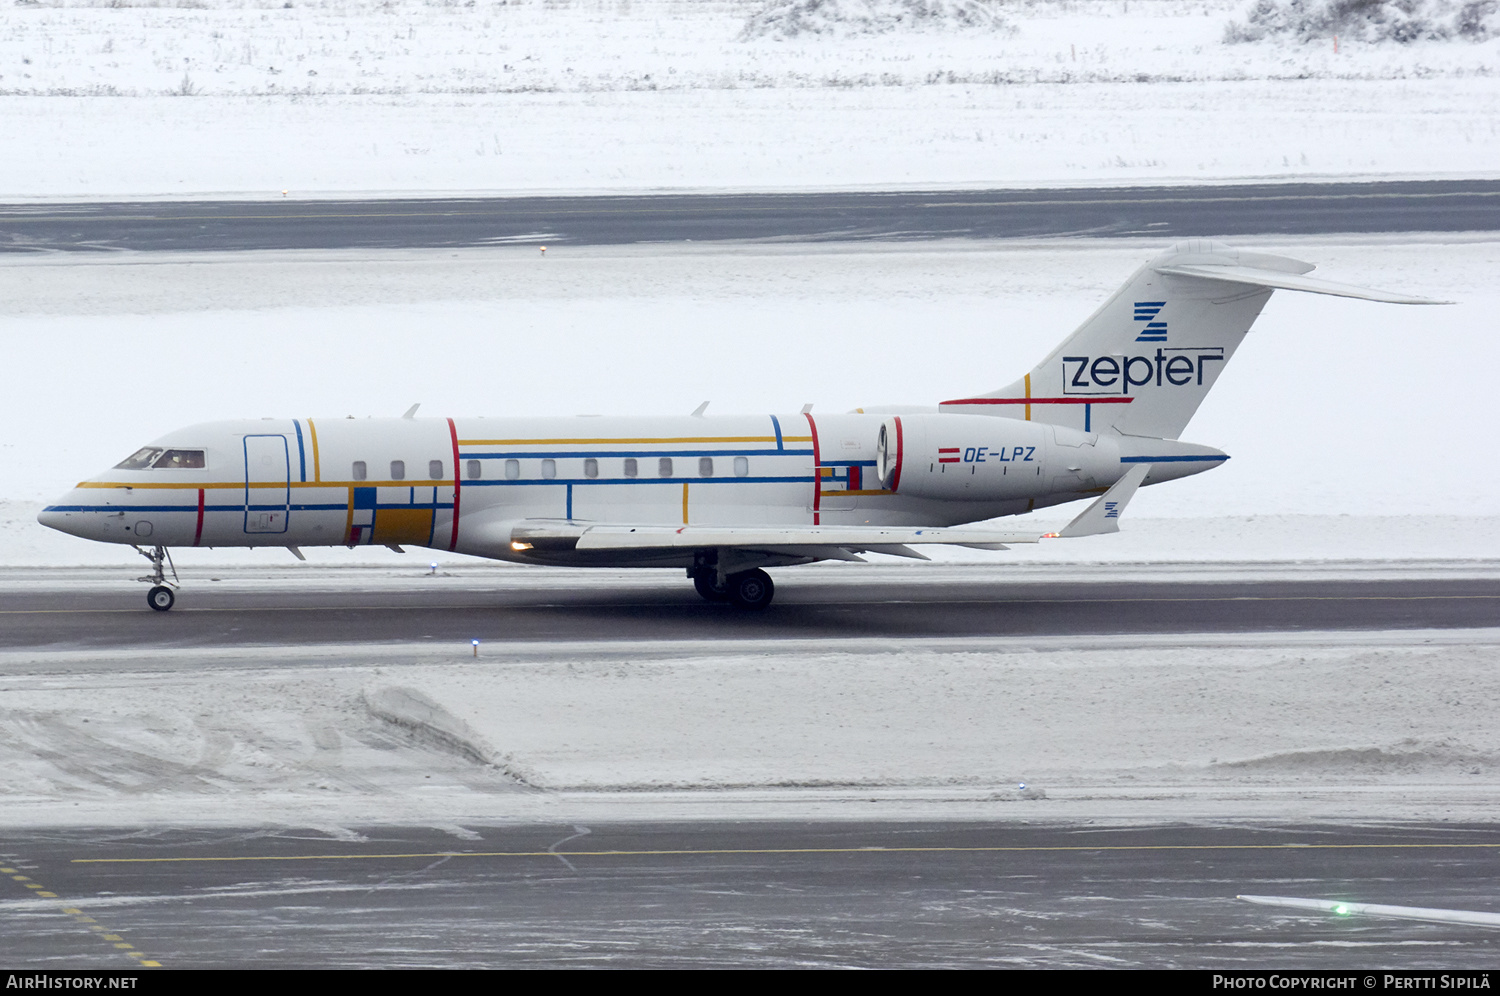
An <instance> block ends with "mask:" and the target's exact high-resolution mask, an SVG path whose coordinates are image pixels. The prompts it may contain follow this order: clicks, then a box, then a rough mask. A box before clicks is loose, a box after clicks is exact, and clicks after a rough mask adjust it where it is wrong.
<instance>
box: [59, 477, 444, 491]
mask: <svg viewBox="0 0 1500 996" xmlns="http://www.w3.org/2000/svg"><path fill="white" fill-rule="evenodd" d="M452 484H453V480H452V479H451V478H448V479H444V480H441V481H251V482H249V483H248V484H247V483H246V482H244V481H178V482H168V481H146V482H142V483H138V484H126V483H123V482H119V481H79V482H78V487H80V488H125V489H126V490H141V491H152V490H155V491H170V490H172V489H174V488H187V489H191V490H193V491H197V490H198V489H199V488H202V489H204V490H205V491H214V490H224V489H227V488H234V489H240V488H433V487H438V488H440V487H443V486H445V485H447V486H451V485H452Z"/></svg>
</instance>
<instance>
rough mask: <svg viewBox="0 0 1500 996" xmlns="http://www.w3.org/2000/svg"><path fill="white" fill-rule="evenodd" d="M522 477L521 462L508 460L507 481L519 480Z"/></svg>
mask: <svg viewBox="0 0 1500 996" xmlns="http://www.w3.org/2000/svg"><path fill="white" fill-rule="evenodd" d="M520 476H521V461H519V460H507V461H505V479H506V480H507V481H514V480H516V479H517V478H519V477H520Z"/></svg>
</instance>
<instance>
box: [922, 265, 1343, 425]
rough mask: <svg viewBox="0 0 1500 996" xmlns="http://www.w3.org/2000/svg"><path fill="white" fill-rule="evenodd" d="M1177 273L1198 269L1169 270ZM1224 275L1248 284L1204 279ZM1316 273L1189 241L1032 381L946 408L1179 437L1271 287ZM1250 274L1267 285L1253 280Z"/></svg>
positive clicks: (1097, 316) (1141, 276)
mask: <svg viewBox="0 0 1500 996" xmlns="http://www.w3.org/2000/svg"><path fill="white" fill-rule="evenodd" d="M1170 267H1192V268H1194V269H1193V272H1191V273H1187V272H1177V273H1164V272H1161V271H1162V270H1163V269H1164V268H1170ZM1215 267H1220V268H1223V269H1222V271H1217V272H1223V273H1226V274H1227V273H1229V272H1233V273H1234V274H1236V275H1237V278H1238V279H1237V280H1235V281H1229V280H1225V279H1216V278H1215V277H1214V276H1208V275H1200V274H1214V273H1216V271H1215V269H1214V268H1215ZM1312 268H1313V267H1312V265H1311V264H1309V263H1303V262H1301V261H1299V260H1295V259H1289V258H1287V257H1285V256H1271V255H1266V254H1264V253H1252V252H1241V251H1239V250H1237V249H1234V248H1232V247H1230V246H1226V245H1223V244H1222V243H1218V242H1208V241H1201V240H1195V241H1191V242H1182V243H1179V244H1178V245H1176V246H1174V247H1173V248H1172V249H1171V250H1169V251H1167V252H1165V253H1163V254H1162V255H1160V256H1158V257H1157V258H1155V259H1153V260H1152V261H1151V262H1149V263H1147V264H1146V265H1145V266H1143V267H1141V268H1140V269H1139V270H1137V271H1136V273H1135V275H1134V276H1132V277H1131V278H1130V280H1128V281H1127V282H1126V284H1125V286H1124V287H1122V288H1120V290H1118V291H1116V292H1115V294H1114V296H1112V297H1111V298H1110V299H1109V300H1108V301H1106V302H1104V304H1103V306H1101V307H1100V308H1099V310H1098V311H1096V312H1094V314H1093V315H1091V316H1090V317H1089V319H1088V320H1087V321H1085V322H1084V323H1083V325H1081V326H1080V327H1079V328H1078V330H1077V331H1076V332H1074V333H1073V334H1072V335H1071V336H1069V337H1068V338H1067V339H1066V340H1065V341H1064V342H1063V344H1062V345H1061V346H1059V347H1057V349H1055V350H1053V351H1052V353H1051V355H1049V356H1048V357H1047V358H1046V359H1045V360H1043V361H1042V362H1041V363H1039V364H1037V366H1036V367H1035V368H1034V369H1033V370H1032V371H1031V372H1030V373H1029V374H1027V375H1026V376H1025V377H1023V378H1021V379H1020V380H1019V381H1017V382H1016V383H1014V384H1011V385H1010V386H1009V387H1005V388H1002V389H1000V390H998V391H994V392H993V393H990V394H986V395H981V396H976V397H969V398H959V399H955V400H953V401H946V402H943V404H942V406H941V408H942V410H943V411H945V412H961V413H967V414H986V415H1003V416H1007V417H1010V418H1020V419H1027V420H1030V421H1037V422H1047V423H1051V424H1053V425H1063V426H1068V427H1070V428H1074V429H1081V430H1084V431H1089V432H1100V431H1103V430H1105V429H1115V430H1117V431H1119V432H1123V433H1128V434H1130V435H1137V436H1157V437H1161V438H1166V439H1176V438H1177V437H1178V436H1179V435H1181V433H1182V430H1183V429H1184V428H1185V427H1186V426H1187V424H1188V420H1189V419H1191V418H1192V417H1193V413H1194V412H1195V411H1197V410H1198V405H1199V404H1200V403H1202V401H1203V398H1204V397H1205V396H1206V395H1207V394H1208V392H1209V390H1210V389H1211V388H1212V387H1213V386H1214V382H1215V381H1216V380H1218V378H1219V374H1220V373H1221V372H1222V371H1223V370H1224V366H1225V364H1227V363H1228V362H1229V360H1230V358H1231V357H1232V356H1234V351H1235V349H1237V348H1238V347H1239V344H1240V342H1241V340H1243V339H1244V337H1245V333H1246V332H1247V331H1249V329H1250V325H1251V323H1252V322H1254V321H1255V319H1256V316H1258V315H1259V314H1260V310H1261V308H1263V307H1264V306H1265V303H1266V301H1268V300H1269V299H1270V297H1271V287H1272V286H1275V285H1276V284H1278V283H1281V284H1283V285H1284V284H1285V278H1291V277H1295V276H1298V275H1300V274H1304V273H1307V272H1308V271H1309V270H1311V269H1312ZM1247 273H1249V274H1255V273H1260V274H1264V275H1265V280H1264V282H1263V283H1262V282H1256V281H1255V280H1253V279H1247V278H1246V277H1245V276H1244V275H1245V274H1247ZM1303 279H1304V281H1305V282H1308V283H1315V282H1314V281H1310V280H1307V278H1303ZM1298 289H1303V288H1300V287H1299V288H1298ZM1308 289H1312V288H1308Z"/></svg>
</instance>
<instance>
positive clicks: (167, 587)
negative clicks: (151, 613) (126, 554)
mask: <svg viewBox="0 0 1500 996" xmlns="http://www.w3.org/2000/svg"><path fill="white" fill-rule="evenodd" d="M134 550H135V552H136V553H138V554H140V555H141V556H142V557H145V558H146V559H147V560H149V561H150V562H151V573H150V574H147V575H146V576H145V577H143V578H138V579H137V580H140V581H145V582H147V583H148V584H150V585H151V590H150V591H148V592H146V604H147V605H149V606H151V607H152V608H153V609H155V610H156V611H157V612H165V611H167V610H168V609H170V608H171V607H172V605H173V604H174V603H175V602H176V601H177V595H176V594H175V593H174V592H173V591H172V589H173V588H175V587H177V566H176V565H175V564H173V563H172V555H171V554H170V553H168V552H167V548H166V547H164V546H153V547H152V548H151V549H150V550H142V549H141V548H140V547H134ZM168 570H170V571H171V572H172V580H171V581H168V580H167V571H168Z"/></svg>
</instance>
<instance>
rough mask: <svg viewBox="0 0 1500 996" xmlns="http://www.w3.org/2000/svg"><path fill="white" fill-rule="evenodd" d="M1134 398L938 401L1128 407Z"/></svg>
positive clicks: (967, 403)
mask: <svg viewBox="0 0 1500 996" xmlns="http://www.w3.org/2000/svg"><path fill="white" fill-rule="evenodd" d="M1134 400H1135V399H1134V398H1122V397H1120V396H1119V395H1111V396H1110V397H1107V398H1095V397H1083V398H959V399H958V400H956V401H939V402H938V404H940V405H1128V404H1130V403H1131V402H1132V401H1134Z"/></svg>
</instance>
